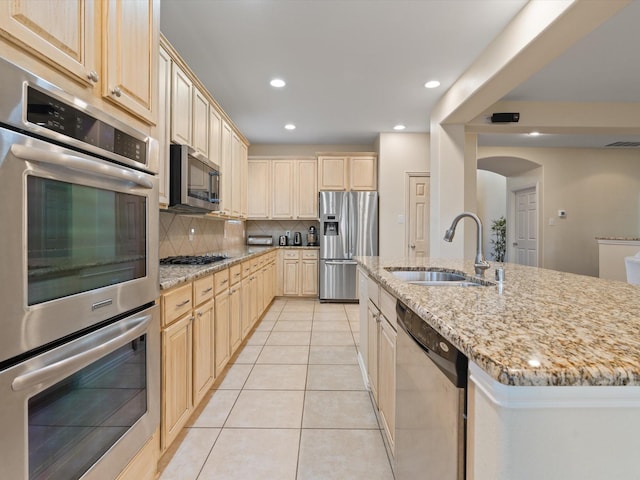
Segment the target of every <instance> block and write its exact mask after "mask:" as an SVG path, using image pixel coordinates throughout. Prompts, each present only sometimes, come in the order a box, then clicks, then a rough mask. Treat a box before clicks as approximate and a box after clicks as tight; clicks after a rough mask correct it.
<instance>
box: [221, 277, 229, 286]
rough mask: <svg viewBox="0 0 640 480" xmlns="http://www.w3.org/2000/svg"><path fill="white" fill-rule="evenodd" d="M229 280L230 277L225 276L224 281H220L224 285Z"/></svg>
mask: <svg viewBox="0 0 640 480" xmlns="http://www.w3.org/2000/svg"><path fill="white" fill-rule="evenodd" d="M228 281H229V279H228V278H225V279H224V280H222V281H221V282H220V285H224V284H225V283H227V282H228Z"/></svg>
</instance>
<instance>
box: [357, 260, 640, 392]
mask: <svg viewBox="0 0 640 480" xmlns="http://www.w3.org/2000/svg"><path fill="white" fill-rule="evenodd" d="M357 260H358V262H359V263H360V265H361V266H362V267H363V268H364V269H365V270H366V271H367V272H368V273H369V274H370V275H371V276H372V277H373V278H375V279H376V280H377V281H378V282H379V283H380V284H381V285H382V286H383V287H384V288H385V289H386V290H388V291H389V292H390V293H391V294H393V295H394V296H395V297H396V298H399V299H400V300H401V301H402V302H404V303H405V304H406V305H407V306H408V307H409V308H411V309H412V310H413V311H415V312H416V313H417V314H418V315H419V316H420V317H421V318H422V319H423V320H425V321H426V322H428V323H429V324H430V325H431V326H433V327H434V328H436V329H437V330H438V331H439V332H440V333H441V334H442V335H444V336H445V337H446V338H447V339H448V340H450V341H451V342H452V343H453V344H454V345H456V346H457V347H458V348H459V349H460V350H461V351H462V352H464V353H465V354H466V355H467V356H468V357H469V359H470V360H471V361H473V362H475V363H476V364H478V365H479V366H480V367H481V368H482V369H483V370H484V371H485V372H487V373H488V374H489V375H490V376H491V377H492V378H494V379H495V380H497V381H498V382H500V383H502V384H506V385H518V386H561V385H581V386H604V385H609V386H621V385H636V386H637V385H640V287H638V286H634V285H629V284H627V283H624V282H619V281H615V280H604V279H599V278H595V277H588V276H582V275H575V274H571V273H564V272H558V271H553V270H546V269H542V268H533V267H525V266H521V265H516V264H510V263H506V264H504V271H505V281H504V283H503V284H502V287H500V286H499V285H497V284H495V285H492V286H486V287H455V286H445V287H437V286H432V287H425V286H418V285H411V284H408V283H405V282H402V281H399V280H397V279H395V277H393V275H391V274H390V273H389V272H387V271H386V270H385V269H384V267H415V268H419V267H420V266H428V267H439V268H442V269H446V270H458V271H463V272H473V262H472V261H461V260H459V261H456V260H438V259H428V258H427V259H418V260H413V261H412V260H409V259H406V258H397V259H396V258H386V257H358V258H357ZM496 265H497V264H495V263H492V268H491V269H490V270H487V273H486V276H487V279H493V277H494V269H495V266H496Z"/></svg>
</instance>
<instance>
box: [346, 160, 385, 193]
mask: <svg viewBox="0 0 640 480" xmlns="http://www.w3.org/2000/svg"><path fill="white" fill-rule="evenodd" d="M377 164H378V162H377V161H376V157H351V158H349V189H350V190H363V191H367V190H377V189H378V181H377V173H378V172H377V171H378V167H377Z"/></svg>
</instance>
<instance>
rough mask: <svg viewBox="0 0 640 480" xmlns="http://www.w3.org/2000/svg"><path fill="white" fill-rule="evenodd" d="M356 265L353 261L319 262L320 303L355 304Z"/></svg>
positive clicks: (356, 295)
mask: <svg viewBox="0 0 640 480" xmlns="http://www.w3.org/2000/svg"><path fill="white" fill-rule="evenodd" d="M357 265H358V264H357V263H356V262H354V261H353V260H320V268H319V271H320V272H319V276H320V282H319V288H320V301H334V302H357V301H358V274H357Z"/></svg>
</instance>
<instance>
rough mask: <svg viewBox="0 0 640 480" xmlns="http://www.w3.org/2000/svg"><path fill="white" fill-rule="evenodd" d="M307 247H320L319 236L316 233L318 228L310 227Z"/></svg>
mask: <svg viewBox="0 0 640 480" xmlns="http://www.w3.org/2000/svg"><path fill="white" fill-rule="evenodd" d="M307 245H308V246H309V247H317V246H318V234H317V233H316V227H314V226H313V225H311V226H310V227H309V232H308V233H307Z"/></svg>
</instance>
